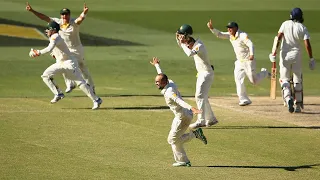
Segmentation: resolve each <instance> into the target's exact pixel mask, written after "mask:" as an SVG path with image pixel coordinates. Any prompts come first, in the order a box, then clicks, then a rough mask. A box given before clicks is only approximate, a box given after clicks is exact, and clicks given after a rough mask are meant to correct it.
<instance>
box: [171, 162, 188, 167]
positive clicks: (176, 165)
mask: <svg viewBox="0 0 320 180" xmlns="http://www.w3.org/2000/svg"><path fill="white" fill-rule="evenodd" d="M172 166H173V167H182V166H186V167H191V163H190V162H176V163H173V164H172Z"/></svg>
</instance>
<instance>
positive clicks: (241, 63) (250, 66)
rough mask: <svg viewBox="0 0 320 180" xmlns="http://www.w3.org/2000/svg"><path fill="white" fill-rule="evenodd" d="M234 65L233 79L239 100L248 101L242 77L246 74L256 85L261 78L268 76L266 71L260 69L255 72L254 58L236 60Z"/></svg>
mask: <svg viewBox="0 0 320 180" xmlns="http://www.w3.org/2000/svg"><path fill="white" fill-rule="evenodd" d="M234 65H235V67H234V80H235V82H236V87H237V95H238V97H239V101H240V102H245V101H250V99H249V97H248V95H247V92H246V87H245V85H244V78H245V77H246V76H247V77H248V79H249V81H250V82H251V83H252V84H254V85H256V84H259V83H260V82H261V80H263V79H264V78H266V77H268V72H267V71H262V72H260V73H256V60H252V61H251V60H236V61H235V63H234Z"/></svg>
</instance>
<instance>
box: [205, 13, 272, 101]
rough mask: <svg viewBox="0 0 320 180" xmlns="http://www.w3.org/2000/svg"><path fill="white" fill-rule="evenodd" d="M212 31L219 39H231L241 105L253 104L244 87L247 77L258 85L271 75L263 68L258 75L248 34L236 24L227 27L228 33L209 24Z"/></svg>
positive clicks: (232, 23)
mask: <svg viewBox="0 0 320 180" xmlns="http://www.w3.org/2000/svg"><path fill="white" fill-rule="evenodd" d="M207 26H208V28H209V29H210V31H211V32H212V33H213V34H215V35H216V36H217V37H218V38H221V39H229V40H230V42H231V44H232V46H233V50H234V52H235V54H236V58H237V59H236V61H235V63H234V65H235V67H234V80H235V82H236V87H237V95H238V97H239V101H240V102H239V105H240V106H246V105H249V104H251V103H252V102H251V100H250V99H249V97H248V95H247V92H246V87H245V85H244V78H245V76H247V77H248V79H249V81H250V82H251V83H252V84H254V85H256V84H258V83H259V82H260V81H261V80H262V79H264V78H266V77H270V76H271V74H270V73H269V72H268V71H267V69H266V68H262V69H261V72H260V73H256V60H255V58H254V46H253V43H252V41H251V40H250V38H249V37H248V34H247V33H245V32H243V31H241V30H240V29H239V26H238V24H237V23H236V22H229V23H228V25H227V26H226V27H227V28H228V32H220V31H219V30H218V29H215V28H213V26H212V21H211V19H210V21H209V22H208V23H207Z"/></svg>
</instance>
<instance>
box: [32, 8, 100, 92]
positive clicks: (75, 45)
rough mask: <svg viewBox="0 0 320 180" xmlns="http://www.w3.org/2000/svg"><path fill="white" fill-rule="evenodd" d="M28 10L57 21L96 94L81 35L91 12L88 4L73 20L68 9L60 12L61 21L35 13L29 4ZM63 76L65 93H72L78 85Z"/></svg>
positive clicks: (48, 20) (40, 14)
mask: <svg viewBox="0 0 320 180" xmlns="http://www.w3.org/2000/svg"><path fill="white" fill-rule="evenodd" d="M26 9H27V10H28V11H30V12H32V13H33V14H34V15H36V16H37V17H38V18H40V19H41V20H44V21H46V22H48V23H49V22H50V21H55V22H57V23H58V24H59V25H60V31H59V34H60V36H61V37H62V39H64V41H65V42H66V44H67V46H68V48H69V50H70V51H71V53H72V54H73V56H75V58H76V59H77V61H78V64H79V68H80V70H81V72H82V76H83V78H84V79H85V80H86V83H87V84H89V85H90V87H91V88H92V89H93V92H94V93H95V86H94V83H93V80H92V77H91V75H90V73H89V70H88V68H87V66H86V64H85V62H84V50H83V46H82V44H81V41H80V35H79V33H80V24H81V23H82V22H83V20H84V19H85V17H86V15H87V13H88V10H89V8H88V7H87V6H86V4H84V7H83V12H82V13H81V14H80V16H79V17H78V18H76V19H74V18H71V16H70V13H71V12H70V10H69V9H67V8H64V9H62V10H61V11H60V19H59V18H52V17H48V16H46V15H44V14H42V13H39V12H37V11H35V10H34V9H32V7H31V6H30V4H29V3H27V6H26ZM63 76H64V79H65V83H66V87H67V88H66V90H65V92H66V93H70V92H71V91H72V90H73V89H74V88H75V87H76V83H75V82H74V81H71V80H70V79H68V78H66V77H65V75H63Z"/></svg>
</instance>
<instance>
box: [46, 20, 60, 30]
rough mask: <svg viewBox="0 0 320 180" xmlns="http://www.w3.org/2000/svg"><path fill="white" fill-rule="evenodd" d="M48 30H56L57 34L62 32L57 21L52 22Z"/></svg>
mask: <svg viewBox="0 0 320 180" xmlns="http://www.w3.org/2000/svg"><path fill="white" fill-rule="evenodd" d="M47 29H48V30H56V31H57V32H58V31H59V30H60V25H59V24H58V23H56V22H55V21H51V22H49V23H48V25H47Z"/></svg>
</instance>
